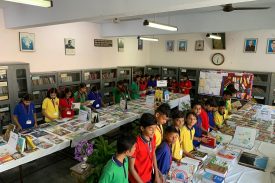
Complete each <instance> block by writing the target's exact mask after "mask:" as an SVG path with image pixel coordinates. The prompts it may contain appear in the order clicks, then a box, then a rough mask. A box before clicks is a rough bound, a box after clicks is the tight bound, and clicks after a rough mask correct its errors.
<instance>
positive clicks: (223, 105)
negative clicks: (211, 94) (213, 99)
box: [218, 100, 226, 107]
mask: <svg viewBox="0 0 275 183" xmlns="http://www.w3.org/2000/svg"><path fill="white" fill-rule="evenodd" d="M218 106H219V107H225V106H226V103H225V101H223V100H220V101H219V103H218Z"/></svg>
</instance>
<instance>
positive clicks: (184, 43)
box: [178, 40, 187, 52]
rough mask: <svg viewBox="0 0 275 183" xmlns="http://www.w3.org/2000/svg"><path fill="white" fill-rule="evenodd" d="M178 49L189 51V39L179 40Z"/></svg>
mask: <svg viewBox="0 0 275 183" xmlns="http://www.w3.org/2000/svg"><path fill="white" fill-rule="evenodd" d="M178 51H183V52H184V51H187V41H186V40H179V41H178Z"/></svg>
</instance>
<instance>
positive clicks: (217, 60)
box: [212, 53, 224, 65]
mask: <svg viewBox="0 0 275 183" xmlns="http://www.w3.org/2000/svg"><path fill="white" fill-rule="evenodd" d="M212 63H213V64H214V65H222V64H223V63H224V56H223V54H221V53H215V54H214V55H213V56H212Z"/></svg>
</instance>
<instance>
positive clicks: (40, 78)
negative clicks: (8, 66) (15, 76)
mask: <svg viewBox="0 0 275 183" xmlns="http://www.w3.org/2000/svg"><path fill="white" fill-rule="evenodd" d="M31 80H32V90H33V91H36V90H44V89H50V88H52V87H54V88H56V87H57V73H55V72H51V73H32V74H31Z"/></svg>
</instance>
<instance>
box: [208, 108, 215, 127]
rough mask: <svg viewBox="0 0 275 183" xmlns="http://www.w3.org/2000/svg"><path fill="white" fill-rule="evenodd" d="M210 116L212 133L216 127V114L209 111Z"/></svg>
mask: <svg viewBox="0 0 275 183" xmlns="http://www.w3.org/2000/svg"><path fill="white" fill-rule="evenodd" d="M207 114H208V119H209V125H210V131H212V128H214V127H215V126H216V125H215V121H214V113H213V112H211V111H209V112H207Z"/></svg>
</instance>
